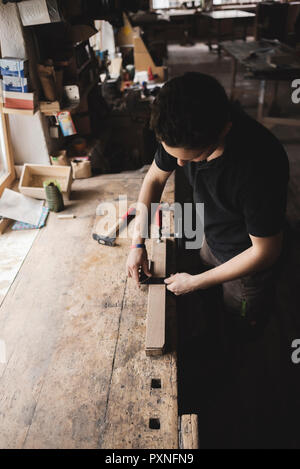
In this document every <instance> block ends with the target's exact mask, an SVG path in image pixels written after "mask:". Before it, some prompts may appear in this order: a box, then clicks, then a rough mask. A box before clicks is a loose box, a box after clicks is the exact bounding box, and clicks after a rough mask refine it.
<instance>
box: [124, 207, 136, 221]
mask: <svg viewBox="0 0 300 469" xmlns="http://www.w3.org/2000/svg"><path fill="white" fill-rule="evenodd" d="M135 210H136V209H135V207H131V208H130V209H129V210H128V212H126V213H125V214H124V215H123V216H122V218H121V220H127V218H128V217H132V216H134V215H135Z"/></svg>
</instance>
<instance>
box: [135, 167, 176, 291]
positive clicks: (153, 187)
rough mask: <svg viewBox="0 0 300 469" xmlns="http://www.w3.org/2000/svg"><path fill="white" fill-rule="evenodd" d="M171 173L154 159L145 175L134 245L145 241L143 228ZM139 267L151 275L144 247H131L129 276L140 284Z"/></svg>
mask: <svg viewBox="0 0 300 469" xmlns="http://www.w3.org/2000/svg"><path fill="white" fill-rule="evenodd" d="M171 174H172V171H171V172H168V171H162V170H161V169H159V168H158V166H157V165H156V163H155V161H153V163H152V165H151V167H150V169H149V171H148V173H147V174H146V176H145V179H144V181H143V184H142V188H141V191H140V194H139V198H138V204H137V208H138V210H137V216H136V218H135V225H134V234H133V239H132V245H135V244H143V243H144V241H145V239H144V237H143V236H142V235H143V228H144V227H146V226H148V224H149V222H150V216H151V203H158V202H160V198H161V195H162V192H163V190H164V187H165V185H166V182H167V180H168V178H169V176H170V175H171ZM141 206H142V207H145V208H146V209H147V210H139V207H141ZM139 267H142V269H143V271H144V272H145V274H147V275H150V272H149V268H148V259H147V252H146V250H145V249H143V248H134V249H131V251H130V253H129V256H128V260H127V264H126V270H127V275H128V277H133V278H134V279H135V281H136V282H137V284H139V276H138V269H139Z"/></svg>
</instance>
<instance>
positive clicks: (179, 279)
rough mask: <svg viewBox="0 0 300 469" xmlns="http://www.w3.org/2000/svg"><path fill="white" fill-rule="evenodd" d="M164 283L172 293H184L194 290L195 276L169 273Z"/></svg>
mask: <svg viewBox="0 0 300 469" xmlns="http://www.w3.org/2000/svg"><path fill="white" fill-rule="evenodd" d="M165 283H166V284H167V289H168V290H170V291H171V292H172V293H174V295H185V294H186V293H191V292H192V291H194V290H196V285H195V276H194V275H190V274H186V273H180V274H175V275H171V276H170V277H169V278H166V279H165Z"/></svg>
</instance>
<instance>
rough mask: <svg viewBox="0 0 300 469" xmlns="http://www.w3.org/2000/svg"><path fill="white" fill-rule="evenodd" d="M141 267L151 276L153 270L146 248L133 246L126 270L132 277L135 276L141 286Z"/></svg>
mask: <svg viewBox="0 0 300 469" xmlns="http://www.w3.org/2000/svg"><path fill="white" fill-rule="evenodd" d="M140 267H141V269H142V271H143V272H144V273H145V274H146V275H148V277H151V272H150V270H149V265H148V256H147V251H146V249H145V248H133V249H131V251H130V253H129V256H128V259H127V263H126V271H127V275H128V277H130V278H133V279H134V280H135V281H136V283H137V285H138V286H140V282H139V268H140Z"/></svg>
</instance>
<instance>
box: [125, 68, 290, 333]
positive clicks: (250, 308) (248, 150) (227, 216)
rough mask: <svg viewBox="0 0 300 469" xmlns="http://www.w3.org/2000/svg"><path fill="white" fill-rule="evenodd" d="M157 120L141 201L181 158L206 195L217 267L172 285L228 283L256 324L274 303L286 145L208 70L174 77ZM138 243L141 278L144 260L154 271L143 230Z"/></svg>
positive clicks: (232, 302)
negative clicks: (154, 145)
mask: <svg viewBox="0 0 300 469" xmlns="http://www.w3.org/2000/svg"><path fill="white" fill-rule="evenodd" d="M151 122H152V128H153V129H154V131H155V133H156V137H157V139H158V141H159V147H158V150H157V152H156V155H155V159H154V162H153V164H152V166H151V167H150V169H149V172H148V174H147V175H146V177H145V180H144V182H143V185H142V188H141V192H140V196H139V202H142V203H143V204H145V205H146V206H147V207H148V208H149V207H150V204H151V203H152V202H158V201H159V200H160V197H161V194H162V191H163V188H164V186H165V184H166V181H167V179H168V177H169V176H170V175H171V173H172V172H173V171H174V170H175V169H176V165H179V166H184V169H185V173H186V175H187V177H188V179H189V182H190V184H191V185H192V187H193V190H194V202H195V203H197V202H201V203H204V231H205V241H204V245H203V247H202V248H201V252H200V257H201V259H202V263H204V264H205V265H206V266H207V267H209V269H208V270H206V271H204V272H202V273H199V274H198V275H189V274H187V273H177V274H176V275H172V276H171V277H170V278H168V279H166V281H165V282H166V284H167V289H168V290H170V291H171V292H173V293H175V295H182V294H186V293H189V292H192V291H195V290H202V289H207V288H210V287H212V286H215V285H219V284H222V285H223V293H224V302H225V306H226V308H227V309H228V310H230V311H232V312H233V313H237V314H238V315H240V316H242V317H245V318H246V319H248V323H249V324H251V325H253V326H255V325H256V322H257V320H259V319H260V318H261V317H262V316H263V315H264V314H265V313H266V310H267V308H268V306H269V300H270V298H271V297H272V291H273V286H274V273H275V270H276V264H277V263H278V260H279V257H280V254H281V251H282V244H283V230H284V225H285V211H286V195H287V184H288V178H289V166H288V159H287V155H286V153H285V151H284V149H283V147H282V146H281V144H280V143H279V142H278V140H277V139H276V138H275V137H274V136H273V135H272V134H271V133H270V132H269V131H268V130H267V129H266V128H264V127H263V126H262V125H260V124H259V123H258V122H256V121H255V120H254V119H252V118H250V117H249V116H248V115H246V114H245V113H244V112H243V111H242V110H240V109H235V108H234V106H232V105H231V104H230V102H229V100H228V98H227V96H226V93H225V91H224V89H223V87H222V86H221V85H220V84H219V82H218V81H217V80H215V79H214V78H213V77H210V76H208V75H204V74H200V73H187V74H186V75H184V76H182V77H177V78H174V79H172V80H170V81H169V82H168V83H166V84H165V86H164V87H163V88H162V90H161V92H160V93H159V95H158V97H157V98H156V100H155V102H154V105H153V112H152V119H151ZM138 221H141V220H137V222H138ZM131 248H132V249H131V251H130V254H129V257H128V261H127V273H128V276H129V277H133V278H134V279H135V280H136V281H137V282H138V269H139V267H142V269H143V270H144V272H145V273H146V274H147V275H150V272H149V271H148V263H147V252H146V249H145V247H144V239H143V238H142V237H140V236H136V237H135V239H133V241H132V246H131Z"/></svg>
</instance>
